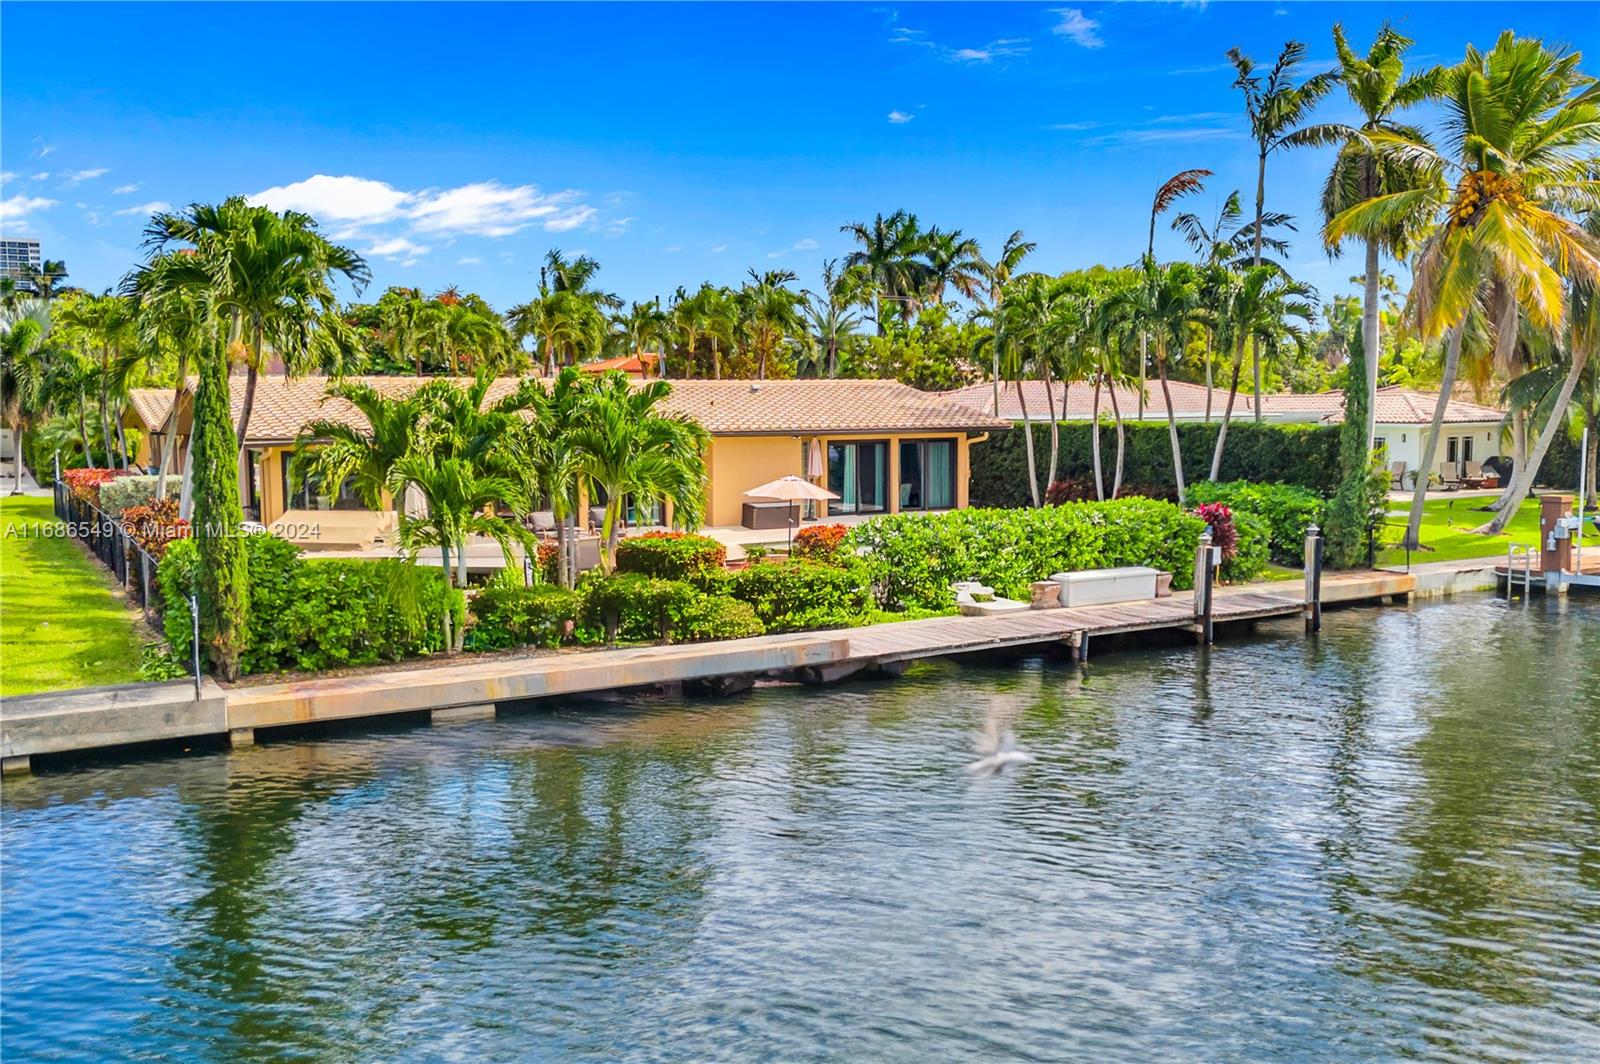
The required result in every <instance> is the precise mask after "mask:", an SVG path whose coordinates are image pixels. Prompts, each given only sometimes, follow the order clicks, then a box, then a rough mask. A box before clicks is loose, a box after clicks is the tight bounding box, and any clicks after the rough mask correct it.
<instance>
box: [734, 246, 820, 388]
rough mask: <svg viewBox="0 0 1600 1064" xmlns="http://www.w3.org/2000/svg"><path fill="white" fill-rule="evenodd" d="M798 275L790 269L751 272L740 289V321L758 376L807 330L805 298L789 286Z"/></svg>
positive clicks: (758, 377)
mask: <svg viewBox="0 0 1600 1064" xmlns="http://www.w3.org/2000/svg"><path fill="white" fill-rule="evenodd" d="M794 279H795V275H794V273H793V272H792V271H790V270H768V271H767V272H766V273H757V272H756V271H755V270H751V271H750V280H749V281H748V282H747V283H746V284H745V286H744V287H743V288H742V289H740V290H739V307H740V322H741V324H742V326H743V331H744V335H745V338H746V340H747V342H748V345H749V350H750V354H751V357H753V358H754V359H755V362H756V379H757V380H764V379H765V378H766V375H767V368H768V365H769V364H770V363H771V362H772V360H773V359H774V358H776V357H777V354H778V351H779V350H780V349H781V348H782V347H783V345H784V344H785V343H786V342H787V341H788V340H789V339H790V338H791V337H795V336H799V335H800V334H801V333H802V332H803V331H804V328H805V326H804V324H803V322H802V321H801V316H800V307H801V304H802V302H803V298H804V297H802V296H801V294H800V293H799V292H796V291H794V290H793V289H792V288H789V287H788V284H789V282H790V281H793V280H794Z"/></svg>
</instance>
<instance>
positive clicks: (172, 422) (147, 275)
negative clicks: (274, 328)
mask: <svg viewBox="0 0 1600 1064" xmlns="http://www.w3.org/2000/svg"><path fill="white" fill-rule="evenodd" d="M182 268H183V264H182V263H175V262H174V256H172V255H159V256H157V257H155V258H154V259H152V260H150V261H149V262H148V263H146V264H145V265H143V266H141V267H139V268H138V269H136V270H135V271H134V273H133V274H132V276H131V277H130V279H129V285H128V288H129V289H130V290H131V292H132V294H133V298H134V300H135V301H136V302H137V304H138V316H139V330H140V333H141V337H142V339H143V340H144V342H145V343H146V344H148V345H150V347H151V349H152V351H153V352H156V353H159V352H160V351H162V350H167V351H170V352H172V353H173V355H174V356H175V357H176V369H177V372H176V374H175V380H174V382H173V388H172V405H171V406H170V407H168V408H167V418H166V421H165V422H164V423H163V424H162V428H161V456H160V459H159V461H158V464H157V466H156V498H157V499H165V498H166V497H167V477H168V474H169V473H170V472H171V471H172V465H173V457H174V456H175V454H176V452H177V441H178V415H179V412H180V409H181V407H182V405H183V400H184V398H185V396H188V395H189V394H190V392H189V371H190V368H191V367H192V366H194V365H197V360H198V358H199V357H200V353H201V351H202V350H203V348H204V344H205V342H206V340H207V336H208V334H207V332H206V329H207V322H206V312H205V308H204V306H203V300H202V299H201V298H200V296H199V295H198V294H197V293H196V292H195V291H193V290H192V289H189V288H187V287H185V286H183V285H180V284H169V283H167V282H166V281H165V279H164V277H163V274H164V273H166V272H167V271H168V270H172V269H182ZM189 442H190V449H191V451H192V449H193V443H194V434H193V431H192V426H191V432H190V435H189ZM188 457H189V456H186V459H185V463H184V468H185V469H192V466H190V464H189V462H188ZM185 496H186V497H185V499H184V505H183V506H182V508H181V510H180V512H181V513H183V514H184V515H185V516H187V514H188V505H187V502H188V499H187V493H185Z"/></svg>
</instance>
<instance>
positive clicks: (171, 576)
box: [158, 534, 465, 673]
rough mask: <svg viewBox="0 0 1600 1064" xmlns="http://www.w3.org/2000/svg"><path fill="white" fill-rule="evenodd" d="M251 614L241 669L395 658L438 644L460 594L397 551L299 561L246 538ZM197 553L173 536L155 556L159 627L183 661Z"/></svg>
mask: <svg viewBox="0 0 1600 1064" xmlns="http://www.w3.org/2000/svg"><path fill="white" fill-rule="evenodd" d="M245 563H246V571H247V573H248V578H249V581H250V616H249V619H248V625H247V628H246V637H245V645H244V651H243V654H242V655H241V657H240V671H241V672H242V673H259V672H272V671H275V670H279V669H306V670H316V669H329V668H337V667H339V666H344V665H371V664H376V663H378V662H383V661H399V660H401V659H402V658H408V657H415V656H417V655H419V654H426V653H430V652H434V651H438V650H442V649H444V630H443V625H442V623H441V617H442V616H443V614H444V611H445V609H446V608H447V604H448V608H449V609H450V611H451V612H452V614H453V615H454V623H455V624H460V623H462V621H463V620H464V617H465V609H464V600H463V599H462V595H461V592H460V591H458V590H456V589H453V588H449V587H447V586H446V584H445V580H444V574H443V573H442V572H440V571H439V570H438V569H437V568H434V567H431V566H417V565H412V564H410V563H408V562H404V561H401V560H399V559H397V558H384V559H377V560H368V559H326V560H316V559H306V558H301V557H300V556H299V553H298V551H297V550H296V549H295V547H294V546H293V544H290V543H286V542H284V541H283V540H281V539H278V538H277V537H276V536H270V535H265V534H262V535H253V536H247V537H245ZM197 564H198V554H197V553H196V550H195V545H194V541H193V540H188V539H184V540H176V541H174V542H173V543H172V544H171V546H169V547H168V548H167V553H166V555H165V557H163V558H162V560H161V567H160V569H159V571H158V579H159V581H160V585H161V594H162V598H163V601H164V603H165V607H166V611H165V616H164V618H163V621H162V623H163V627H164V629H165V632H166V636H167V641H168V642H169V643H170V644H171V645H172V649H173V653H174V655H175V656H176V657H178V658H180V659H187V656H188V654H189V644H190V632H191V628H190V623H191V622H190V616H189V601H188V594H189V590H190V588H191V587H193V583H194V568H195V566H196V565H197Z"/></svg>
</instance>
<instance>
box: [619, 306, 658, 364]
mask: <svg viewBox="0 0 1600 1064" xmlns="http://www.w3.org/2000/svg"><path fill="white" fill-rule="evenodd" d="M611 325H612V328H613V330H614V331H613V332H612V337H613V339H614V340H615V341H616V342H617V345H618V346H617V351H618V353H620V354H621V355H623V356H624V357H628V356H632V355H640V354H644V353H646V352H648V351H649V350H650V349H651V348H652V347H658V348H660V349H661V351H660V354H661V362H662V365H663V366H665V365H666V361H667V354H666V347H667V344H668V343H670V341H671V320H670V318H669V317H668V315H667V314H665V313H663V312H662V310H661V301H660V300H659V299H656V300H651V301H650V302H648V303H634V304H633V305H632V306H631V307H630V308H629V309H628V312H627V313H626V314H615V315H612V318H611Z"/></svg>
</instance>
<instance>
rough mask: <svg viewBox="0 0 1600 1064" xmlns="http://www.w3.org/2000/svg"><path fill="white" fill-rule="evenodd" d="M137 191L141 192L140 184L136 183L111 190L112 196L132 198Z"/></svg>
mask: <svg viewBox="0 0 1600 1064" xmlns="http://www.w3.org/2000/svg"><path fill="white" fill-rule="evenodd" d="M137 191H139V183H138V182H137V181H135V182H134V183H133V184H131V185H118V186H117V187H116V188H114V189H112V190H111V194H112V195H113V196H131V195H132V194H133V193H135V192H137Z"/></svg>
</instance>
